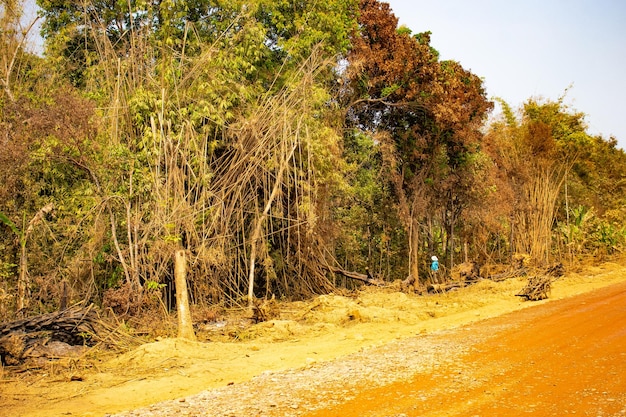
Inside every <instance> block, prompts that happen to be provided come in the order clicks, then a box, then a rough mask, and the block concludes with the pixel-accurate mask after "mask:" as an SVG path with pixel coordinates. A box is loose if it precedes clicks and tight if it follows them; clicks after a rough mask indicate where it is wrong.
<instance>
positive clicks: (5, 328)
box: [0, 306, 99, 365]
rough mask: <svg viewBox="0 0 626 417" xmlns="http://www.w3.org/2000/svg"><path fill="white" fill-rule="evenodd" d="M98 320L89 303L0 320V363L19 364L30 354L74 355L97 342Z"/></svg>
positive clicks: (47, 355)
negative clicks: (5, 320) (4, 320)
mask: <svg viewBox="0 0 626 417" xmlns="http://www.w3.org/2000/svg"><path fill="white" fill-rule="evenodd" d="M98 323H99V317H98V314H97V313H96V311H95V310H94V309H93V308H92V306H89V307H82V306H74V307H70V308H67V309H65V310H61V311H57V312H53V313H47V314H42V315H39V316H35V317H29V318H25V319H21V320H16V321H12V322H9V323H0V360H1V363H2V364H3V365H18V364H20V363H23V362H25V361H27V360H28V359H30V358H40V357H64V356H72V355H75V354H76V353H77V352H79V351H82V350H83V349H84V347H85V346H90V345H93V344H95V343H96V337H95V335H96V334H97V333H98V331H97V329H98ZM75 347H78V349H76V348H75Z"/></svg>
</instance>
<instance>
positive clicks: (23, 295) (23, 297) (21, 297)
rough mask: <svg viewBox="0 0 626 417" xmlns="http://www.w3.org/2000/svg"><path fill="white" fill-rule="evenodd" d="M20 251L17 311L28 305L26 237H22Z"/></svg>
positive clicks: (28, 283) (28, 285) (28, 284)
mask: <svg viewBox="0 0 626 417" xmlns="http://www.w3.org/2000/svg"><path fill="white" fill-rule="evenodd" d="M22 239H23V241H22V242H21V243H22V251H21V254H20V275H19V277H18V279H17V311H18V312H19V311H22V310H24V309H25V308H26V307H28V300H29V299H30V297H29V296H28V294H27V293H28V289H29V288H30V282H29V279H28V261H27V258H26V238H25V237H22Z"/></svg>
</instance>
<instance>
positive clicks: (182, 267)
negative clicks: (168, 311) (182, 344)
mask: <svg viewBox="0 0 626 417" xmlns="http://www.w3.org/2000/svg"><path fill="white" fill-rule="evenodd" d="M174 278H175V279H176V307H177V310H178V337H179V338H181V339H187V340H196V334H195V333H194V331H193V322H192V321H191V312H190V310H189V296H188V295H187V256H186V255H185V251H184V250H177V251H176V254H175V264H174Z"/></svg>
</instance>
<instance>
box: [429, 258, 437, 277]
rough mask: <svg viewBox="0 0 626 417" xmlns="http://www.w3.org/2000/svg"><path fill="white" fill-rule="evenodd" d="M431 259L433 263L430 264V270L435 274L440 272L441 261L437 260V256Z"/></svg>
mask: <svg viewBox="0 0 626 417" xmlns="http://www.w3.org/2000/svg"><path fill="white" fill-rule="evenodd" d="M430 259H431V261H432V262H431V263H430V270H431V271H433V273H435V272H437V271H439V259H437V257H436V256H434V255H433V257H432V258H430Z"/></svg>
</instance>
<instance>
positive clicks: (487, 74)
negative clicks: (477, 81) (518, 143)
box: [387, 0, 626, 149]
mask: <svg viewBox="0 0 626 417" xmlns="http://www.w3.org/2000/svg"><path fill="white" fill-rule="evenodd" d="M387 2H388V3H389V4H390V6H391V8H392V10H393V11H394V14H395V15H396V17H398V18H399V19H400V24H404V25H405V26H407V27H408V28H410V29H411V30H412V31H413V32H414V33H417V32H424V31H428V30H429V31H431V32H432V37H431V45H432V46H433V47H434V48H435V49H437V50H438V51H439V52H440V54H441V59H453V60H455V61H458V62H460V63H461V65H463V67H464V68H466V69H468V70H471V71H472V72H473V73H474V74H476V75H478V76H479V77H482V78H483V79H484V80H485V85H486V87H487V92H488V94H489V96H490V97H501V98H503V99H504V100H505V101H506V102H508V103H509V104H510V105H511V106H513V107H514V108H517V107H519V106H520V105H521V104H522V103H523V102H524V101H526V100H527V99H528V98H530V97H543V98H546V99H550V100H557V99H558V98H559V97H560V96H562V95H563V93H564V92H565V90H566V89H567V87H568V86H570V85H572V88H571V89H570V90H569V91H568V92H567V95H566V99H565V103H566V104H568V105H570V106H571V107H572V108H573V109H575V110H577V111H581V112H583V113H585V114H586V115H587V117H586V118H585V121H586V122H587V124H588V127H589V128H588V132H589V133H591V134H594V135H596V134H601V135H602V136H603V137H605V138H608V137H609V136H614V137H615V138H616V139H617V140H618V141H619V146H620V147H621V148H622V149H626V106H625V101H626V1H624V0H543V1H541V0H507V1H504V0H472V1H469V0H436V1H435V0H390V1H389V0H387Z"/></svg>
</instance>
